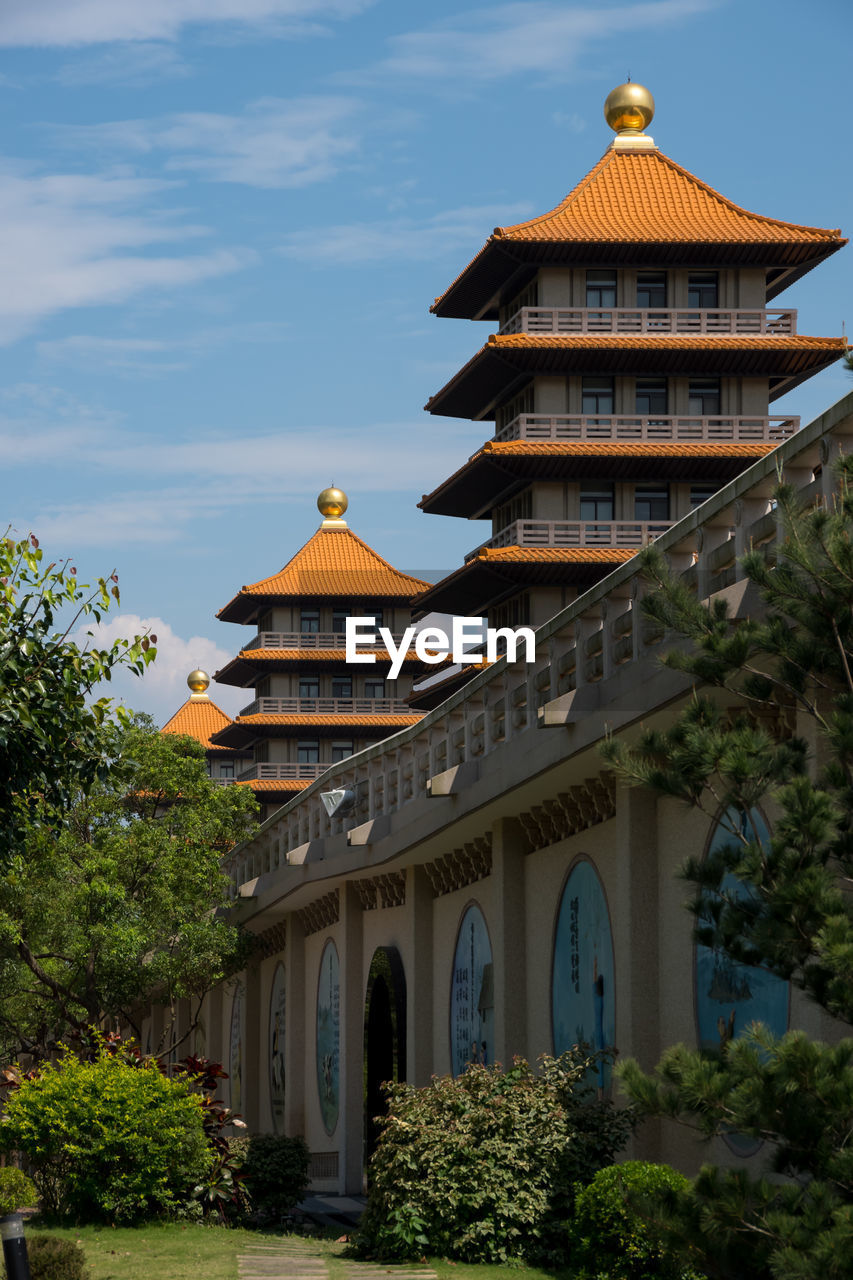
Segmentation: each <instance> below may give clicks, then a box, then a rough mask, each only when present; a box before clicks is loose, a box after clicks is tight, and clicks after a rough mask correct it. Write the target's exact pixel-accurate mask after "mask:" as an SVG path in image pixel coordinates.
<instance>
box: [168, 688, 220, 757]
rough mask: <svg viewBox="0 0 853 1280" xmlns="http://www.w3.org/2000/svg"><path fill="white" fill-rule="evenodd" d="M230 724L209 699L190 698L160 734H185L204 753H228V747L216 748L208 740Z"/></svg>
mask: <svg viewBox="0 0 853 1280" xmlns="http://www.w3.org/2000/svg"><path fill="white" fill-rule="evenodd" d="M231 723H232V721H231V717H230V716H227V715H226V714H225V712H224V711H223V710H222V709H221V708H220V707H217V705H216V703H215V702H214V701H213V700H212V699H211V698H208V697H190V698H187V700H186V702H185V703H184V705H183V706H182V707H180V708H179V709H178V710H177V711H176V712H175V714H174V715H173V716H172V718H171V720H167V721H166V723H165V724H164V725H163V728H162V729H161V730H160V732H161V733H185V734H186V735H187V736H188V737H190V738H195V739H196V741H197V742H200V743H201V745H202V746H203V747H204V749H205V750H206V751H228V750H229V748H228V747H220V746H216V745H215V744H214V743H212V742H211V741H210V739H211V737H212V735H213V734H214V733H218V732H219V730H220V729H226V728H227V727H228V725H229V724H231Z"/></svg>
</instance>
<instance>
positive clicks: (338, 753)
mask: <svg viewBox="0 0 853 1280" xmlns="http://www.w3.org/2000/svg"><path fill="white" fill-rule="evenodd" d="M354 749H355V743H354V742H353V741H352V740H351V739H350V740H349V741H346V740H344V739H343V738H341V739H340V740H339V741H337V740H336V741H334V742H333V743H332V764H337V763H338V761H339V760H346V759H348V757H349V756H351V755H352V753H353V751H354Z"/></svg>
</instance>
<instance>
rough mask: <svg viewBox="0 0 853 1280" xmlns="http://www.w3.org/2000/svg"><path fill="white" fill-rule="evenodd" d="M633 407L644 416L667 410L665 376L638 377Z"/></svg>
mask: <svg viewBox="0 0 853 1280" xmlns="http://www.w3.org/2000/svg"><path fill="white" fill-rule="evenodd" d="M635 394H636V401H635V405H634V408H635V410H636V412H637V413H639V414H641V415H642V416H643V417H644V418H649V417H651V416H652V415H653V414H660V413H666V411H667V386H666V378H638V379H637V386H636V393H635Z"/></svg>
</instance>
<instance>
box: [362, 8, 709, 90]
mask: <svg viewBox="0 0 853 1280" xmlns="http://www.w3.org/2000/svg"><path fill="white" fill-rule="evenodd" d="M720 3H721V0H650V2H649V3H643V4H621V5H609V4H597V5H594V6H589V7H582V6H575V7H569V6H568V5H565V4H555V3H551V2H549V0H517V2H516V3H511V4H502V5H494V6H489V7H484V8H480V9H471V10H468V11H467V12H466V13H461V14H458V15H457V16H455V17H453V18H448V19H446V20H444V21H442V22H438V23H435V24H434V25H433V26H430V27H426V28H422V29H421V30H419V31H409V32H405V33H404V34H402V35H398V36H392V37H391V38H390V39H389V40H388V42H387V44H388V50H389V52H388V55H387V57H385V58H383V59H382V60H381V62H379V64H378V65H377V66H376V67H374V68H373V69H372V70H371V71H370V72H369V77H370V78H371V79H375V78H376V77H377V76H387V75H389V74H390V75H393V76H401V77H406V78H408V79H422V78H428V79H432V80H449V81H455V82H456V84H457V85H458V86H459V87H461V88H464V87H465V85H466V84H467V83H470V82H472V81H480V82H482V81H490V80H496V79H499V78H500V77H503V76H509V75H519V74H523V73H526V74H534V75H535V74H541V75H547V76H549V77H550V76H553V75H557V76H559V77H561V78H564V77H565V75H566V73H567V72H569V71H571V70H572V69H573V68H574V67H575V65H576V64H577V62H578V59H579V57H580V55H581V54H582V53H584V52H585V50H587V49H588V47H589V45H590V44H591V43H593V42H595V41H598V40H602V39H612V37H613V33H614V32H617V31H618V32H620V33H622V34H624V33H627V32H630V31H636V30H648V29H650V28H654V27H659V26H668V25H671V24H674V23H677V22H679V21H682V20H683V19H688V18H692V17H695V16H697V15H698V14H700V13H703V12H705V11H707V10H708V9H710V8H715V7H717V6H718V5H719V4H720ZM347 78H349V77H347ZM358 78H359V77H357V76H355V77H352V79H358Z"/></svg>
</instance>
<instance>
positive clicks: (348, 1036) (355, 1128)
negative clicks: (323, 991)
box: [338, 883, 365, 1195]
mask: <svg viewBox="0 0 853 1280" xmlns="http://www.w3.org/2000/svg"><path fill="white" fill-rule="evenodd" d="M340 892H341V930H340V953H339V954H340V982H341V1046H340V1054H341V1059H340V1089H341V1115H340V1119H339V1120H338V1135H339V1142H340V1146H339V1148H338V1149H339V1152H340V1156H339V1159H340V1165H339V1170H340V1178H341V1191H342V1192H343V1193H344V1194H345V1195H360V1194H361V1192H362V1165H363V1160H364V995H365V991H364V957H363V934H364V929H363V913H362V909H361V903H360V901H359V898H358V894H357V893H356V891H355V886H354V885H353V884H352V883H349V884H346V885H345V886H343V887H342V889H341V891H340Z"/></svg>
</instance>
